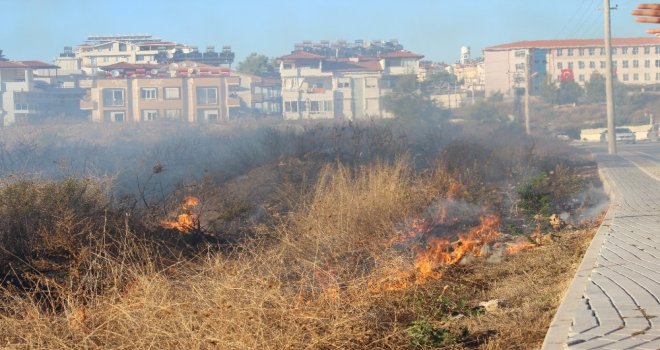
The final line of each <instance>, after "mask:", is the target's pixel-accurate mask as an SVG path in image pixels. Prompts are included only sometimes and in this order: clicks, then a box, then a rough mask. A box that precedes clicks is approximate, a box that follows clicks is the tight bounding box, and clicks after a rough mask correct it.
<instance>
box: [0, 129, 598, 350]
mask: <svg viewBox="0 0 660 350" xmlns="http://www.w3.org/2000/svg"><path fill="white" fill-rule="evenodd" d="M30 128H31V129H29V132H21V133H12V135H18V134H21V135H28V136H21V137H16V136H11V135H7V137H3V140H4V141H3V144H2V147H0V150H1V151H2V152H0V155H1V157H0V159H1V161H2V165H3V167H2V171H3V176H4V179H3V181H2V186H1V188H0V192H1V193H0V236H1V238H2V239H1V240H0V242H2V243H1V247H0V261H1V262H2V265H1V266H2V270H0V275H1V276H2V280H1V281H2V296H1V298H2V299H0V313H1V315H0V329H1V330H2V333H3V334H4V338H3V339H0V341H2V342H3V346H10V347H11V346H15V347H38V348H53V347H70V348H78V347H109V348H116V347H127V348H143V347H149V346H150V344H159V345H158V346H161V347H163V346H164V347H168V348H169V347H191V346H192V347H202V348H214V347H218V348H301V347H311V348H356V349H357V348H365V347H368V348H401V347H410V348H420V347H422V348H423V347H439V346H447V347H452V348H461V347H466V348H473V347H481V348H501V347H502V346H503V345H502V344H506V342H507V341H509V342H510V341H513V342H514V343H516V344H520V345H519V346H520V348H529V347H530V346H534V344H538V343H540V341H542V337H543V334H544V330H545V328H544V327H546V326H547V325H545V326H544V324H540V325H539V326H538V327H532V328H530V327H529V323H530V321H531V320H537V319H541V320H543V321H544V322H545V321H547V322H546V323H549V321H550V318H551V317H552V313H553V312H554V308H556V306H557V305H558V302H559V298H560V295H561V293H562V291H563V289H562V283H565V282H566V281H567V280H568V279H570V276H571V275H572V269H573V268H574V266H575V264H576V263H577V262H578V261H579V259H580V256H581V254H582V252H583V250H584V249H585V244H586V242H588V240H589V235H590V233H591V231H592V227H593V226H592V225H593V223H594V222H596V221H597V220H598V218H597V215H596V214H597V213H598V212H600V210H601V209H602V204H603V203H605V198H604V196H603V195H602V193H600V191H599V190H598V188H599V184H598V180H597V176H596V174H595V171H594V170H595V164H594V163H593V161H592V160H590V159H589V157H588V156H587V155H586V154H581V153H579V152H577V151H576V150H575V149H574V148H572V147H570V146H568V145H567V144H565V143H562V142H560V141H557V140H553V139H544V138H532V137H528V136H525V135H524V133H523V132H521V130H520V129H519V128H518V127H517V126H516V125H502V126H500V127H496V129H495V130H493V129H492V126H488V127H486V126H483V125H481V126H480V125H479V124H478V123H475V124H470V123H468V124H464V125H462V126H455V125H449V124H441V125H438V124H437V123H430V122H428V121H426V122H425V121H407V122H406V123H402V122H397V121H377V122H376V121H374V122H365V123H354V122H345V123H305V124H303V123H295V124H282V123H278V122H275V121H272V122H260V123H254V124H249V123H247V124H246V123H245V122H243V123H241V124H240V125H239V124H236V125H233V124H229V125H222V126H217V127H215V128H204V129H202V128H198V127H190V126H186V127H182V126H180V125H177V126H176V127H173V125H172V124H167V123H164V124H153V125H150V126H149V127H148V128H147V126H138V127H135V126H130V127H128V126H112V127H110V128H109V129H108V127H107V126H103V129H102V128H100V127H97V126H89V125H73V126H68V127H62V128H61V129H59V130H58V129H57V128H52V127H48V128H47V127H43V128H40V127H30ZM174 130H176V131H174ZM4 131H6V130H3V132H4ZM24 131H25V130H24ZM73 135H76V136H75V137H74V136H73ZM21 155H22V156H21ZM553 214H555V215H556V216H559V217H561V218H562V219H563V220H560V223H559V224H557V225H556V226H555V227H554V228H553V227H551V225H550V223H549V221H548V218H549V217H550V216H551V215H553ZM566 225H569V226H566ZM519 250H522V252H520V253H517V252H518V251H519ZM507 286H508V287H507ZM495 298H497V299H502V300H506V302H503V303H501V307H500V308H499V309H498V310H495V311H488V312H486V311H484V309H483V308H481V307H479V306H478V303H479V301H484V300H489V299H495ZM541 323H543V322H541ZM522 325H524V327H526V329H529V332H530V334H521V332H520V331H519V330H516V329H517V328H518V327H521V326H522ZM509 344H510V343H509Z"/></svg>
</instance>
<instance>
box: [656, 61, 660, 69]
mask: <svg viewBox="0 0 660 350" xmlns="http://www.w3.org/2000/svg"><path fill="white" fill-rule="evenodd" d="M655 68H660V60H655Z"/></svg>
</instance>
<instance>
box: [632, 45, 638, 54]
mask: <svg viewBox="0 0 660 350" xmlns="http://www.w3.org/2000/svg"><path fill="white" fill-rule="evenodd" d="M632 53H633V55H639V47H633V48H632Z"/></svg>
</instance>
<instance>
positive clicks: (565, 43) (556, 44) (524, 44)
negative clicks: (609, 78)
mask: <svg viewBox="0 0 660 350" xmlns="http://www.w3.org/2000/svg"><path fill="white" fill-rule="evenodd" d="M644 45H660V38H658V37H642V38H612V46H644ZM593 46H596V47H600V46H605V41H604V39H555V40H528V41H516V42H513V43H508V44H502V45H496V46H491V47H487V48H485V49H484V50H486V51H498V50H510V49H526V48H543V49H546V48H547V49H551V48H562V47H593Z"/></svg>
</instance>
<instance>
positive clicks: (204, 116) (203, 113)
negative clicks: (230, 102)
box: [197, 109, 220, 122]
mask: <svg viewBox="0 0 660 350" xmlns="http://www.w3.org/2000/svg"><path fill="white" fill-rule="evenodd" d="M197 120H198V121H200V122H217V121H218V120H220V113H218V110H217V109H198V110H197Z"/></svg>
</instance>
